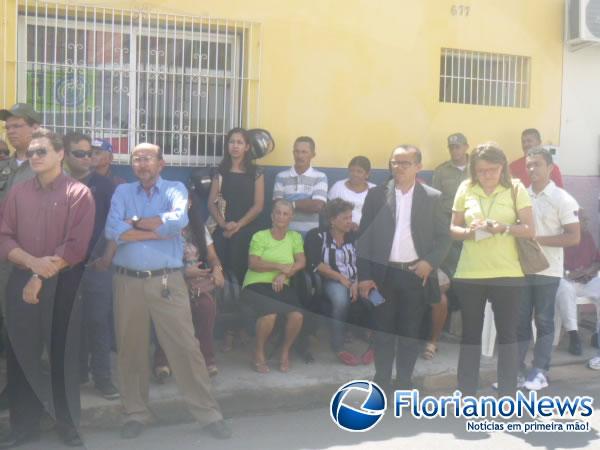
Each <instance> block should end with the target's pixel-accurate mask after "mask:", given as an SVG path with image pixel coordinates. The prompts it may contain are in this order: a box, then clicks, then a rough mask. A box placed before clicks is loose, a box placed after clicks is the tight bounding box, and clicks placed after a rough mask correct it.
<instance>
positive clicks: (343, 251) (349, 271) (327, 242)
mask: <svg viewBox="0 0 600 450" xmlns="http://www.w3.org/2000/svg"><path fill="white" fill-rule="evenodd" d="M304 251H305V253H306V258H307V261H308V266H309V267H310V268H311V270H313V271H314V270H316V269H317V267H318V266H319V264H321V263H324V264H327V265H328V266H329V267H331V268H332V269H333V270H335V271H336V272H339V273H341V274H342V275H344V276H345V277H346V278H348V279H349V280H351V281H355V280H356V279H357V270H356V247H355V246H354V234H353V233H347V234H346V235H345V236H344V243H343V244H342V245H341V246H339V247H338V246H337V244H336V243H335V241H334V240H333V236H332V235H331V233H330V232H329V231H327V230H323V229H313V230H311V231H309V233H308V234H307V235H306V240H305V242H304Z"/></svg>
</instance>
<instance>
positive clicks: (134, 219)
mask: <svg viewBox="0 0 600 450" xmlns="http://www.w3.org/2000/svg"><path fill="white" fill-rule="evenodd" d="M141 221H142V219H140V218H139V217H138V216H133V217H132V218H131V224H132V225H133V228H135V229H136V230H139V228H138V224H139V223H140V222H141Z"/></svg>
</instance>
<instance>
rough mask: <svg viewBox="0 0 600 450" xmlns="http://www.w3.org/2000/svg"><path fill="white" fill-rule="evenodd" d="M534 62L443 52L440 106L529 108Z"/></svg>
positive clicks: (503, 56)
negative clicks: (444, 104)
mask: <svg viewBox="0 0 600 450" xmlns="http://www.w3.org/2000/svg"><path fill="white" fill-rule="evenodd" d="M530 70H531V58H529V57H526V56H516V55H502V54H497V53H484V52H473V51H467V50H455V49H448V48H443V49H442V54H441V58H440V97H439V98H440V102H444V103H462V104H467V105H487V106H500V107H502V106H504V107H513V108H528V107H529V96H530V78H531V76H530Z"/></svg>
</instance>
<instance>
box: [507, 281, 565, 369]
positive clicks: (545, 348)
mask: <svg viewBox="0 0 600 450" xmlns="http://www.w3.org/2000/svg"><path fill="white" fill-rule="evenodd" d="M559 283H560V278H557V277H547V276H542V275H527V277H526V284H525V292H524V295H523V296H522V300H521V307H520V311H519V327H518V330H517V338H518V341H519V364H520V369H521V372H523V373H525V372H526V365H525V356H526V355H527V350H528V349H529V345H530V344H531V339H532V337H533V331H532V329H531V320H532V318H533V320H534V321H535V327H536V329H537V339H536V341H535V346H534V348H533V363H532V367H533V368H534V369H538V370H542V371H547V370H549V369H550V360H551V357H552V342H553V340H554V303H555V298H556V291H557V289H558V285H559Z"/></svg>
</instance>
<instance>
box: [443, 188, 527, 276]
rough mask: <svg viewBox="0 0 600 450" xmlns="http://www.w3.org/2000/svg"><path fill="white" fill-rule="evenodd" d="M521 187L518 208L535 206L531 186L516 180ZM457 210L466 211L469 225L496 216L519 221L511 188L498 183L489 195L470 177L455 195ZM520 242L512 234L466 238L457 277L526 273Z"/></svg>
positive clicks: (495, 217)
mask: <svg viewBox="0 0 600 450" xmlns="http://www.w3.org/2000/svg"><path fill="white" fill-rule="evenodd" d="M513 184H514V185H515V187H516V188H517V189H518V191H517V210H521V209H523V208H526V207H528V206H531V199H530V198H529V194H528V193H527V190H526V189H525V187H524V186H523V184H521V182H520V181H518V180H513ZM452 210H453V211H456V212H464V213H465V222H466V224H467V226H469V225H470V224H471V223H472V222H473V221H474V220H476V219H483V220H496V221H498V222H500V223H503V224H508V225H513V224H515V223H516V222H517V217H516V214H515V209H514V206H513V199H512V194H511V189H510V188H506V187H504V186H501V185H498V186H497V187H496V189H495V190H494V192H493V193H492V194H491V195H486V193H485V192H484V191H483V189H482V188H481V186H480V185H479V184H476V185H474V186H473V185H471V181H470V180H465V181H463V182H462V183H461V185H460V186H459V188H458V191H457V192H456V197H454V206H453V207H452ZM522 276H524V275H523V271H522V270H521V264H520V263H519V256H518V253H517V244H516V241H515V238H514V237H513V236H511V235H503V234H495V235H494V236H493V237H490V238H487V239H483V240H480V241H474V240H472V239H468V240H466V241H464V242H463V248H462V252H461V254H460V259H459V261H458V267H457V268H456V273H455V274H454V278H463V279H485V278H501V277H522Z"/></svg>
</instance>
